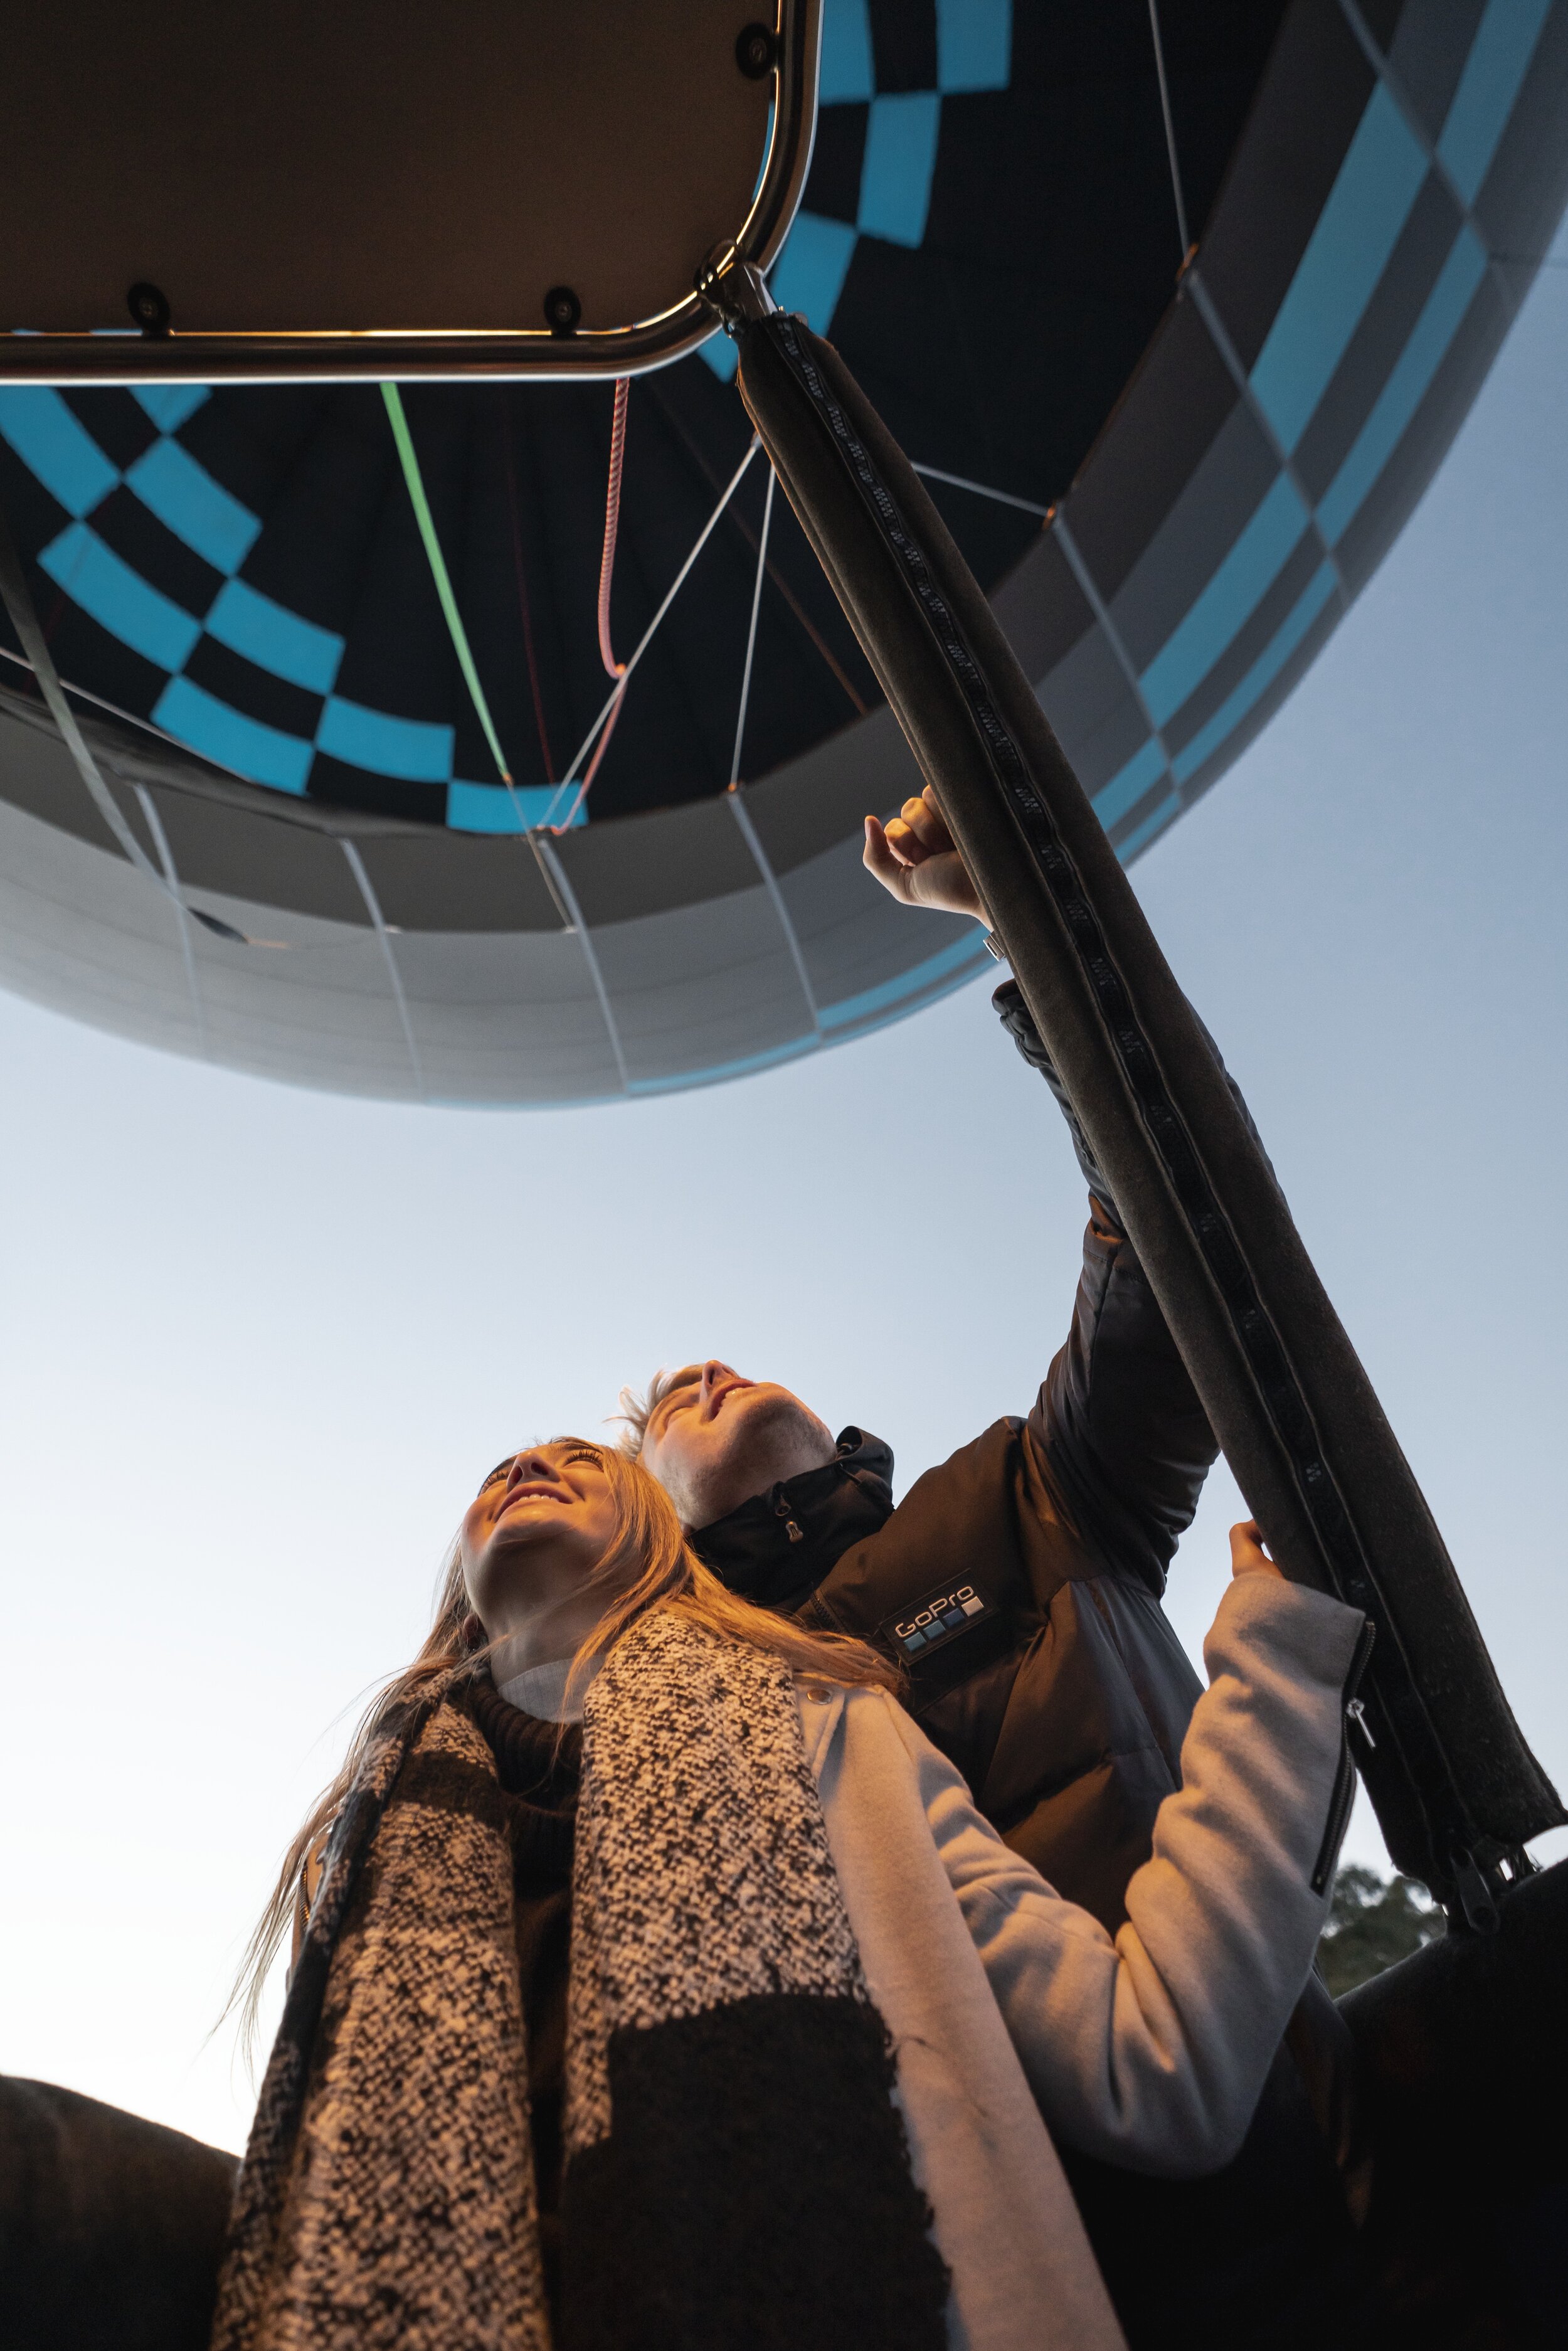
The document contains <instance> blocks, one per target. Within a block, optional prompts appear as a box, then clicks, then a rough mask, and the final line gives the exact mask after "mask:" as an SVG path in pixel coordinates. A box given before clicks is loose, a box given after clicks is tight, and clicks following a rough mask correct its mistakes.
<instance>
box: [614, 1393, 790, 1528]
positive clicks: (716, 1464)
mask: <svg viewBox="0 0 1568 2351" xmlns="http://www.w3.org/2000/svg"><path fill="white" fill-rule="evenodd" d="M835 1449H836V1448H835V1447H834V1444H833V1440H832V1437H831V1435H830V1434H829V1432H828V1429H827V1427H826V1426H825V1425H824V1424H823V1423H822V1422H821V1421H820V1420H819V1419H818V1418H817V1416H816V1414H815V1413H814V1412H809V1411H808V1410H807V1408H806V1406H805V1405H803V1404H802V1403H801V1402H800V1397H799V1396H797V1395H790V1393H789V1389H788V1388H781V1387H779V1386H777V1385H776V1384H774V1383H773V1382H772V1381H771V1380H746V1379H742V1377H741V1375H740V1374H739V1373H738V1372H737V1371H735V1370H733V1369H732V1368H731V1366H730V1365H729V1364H721V1363H719V1362H718V1361H717V1360H716V1358H715V1357H711V1356H710V1358H709V1359H708V1361H707V1362H706V1364H687V1365H686V1366H685V1370H684V1371H679V1372H677V1373H676V1374H675V1376H674V1380H673V1381H672V1382H671V1384H670V1385H669V1387H668V1389H667V1390H666V1391H665V1393H664V1395H663V1396H662V1397H661V1398H660V1400H659V1402H658V1403H657V1404H656V1405H654V1407H653V1411H652V1412H651V1413H650V1414H649V1416H648V1426H647V1428H646V1430H645V1431H644V1432H643V1463H644V1465H645V1467H646V1468H649V1469H651V1470H652V1471H653V1475H654V1477H655V1478H656V1479H658V1481H659V1483H660V1485H661V1486H663V1488H664V1491H665V1492H666V1493H667V1494H668V1496H669V1498H670V1499H671V1501H672V1502H674V1506H675V1509H676V1510H678V1511H679V1513H680V1517H681V1523H682V1524H683V1526H685V1527H687V1528H689V1529H690V1530H692V1531H694V1532H695V1531H696V1530H697V1529H699V1528H701V1527H711V1526H712V1525H713V1523H714V1521H715V1520H716V1519H723V1518H727V1517H728V1515H729V1513H730V1511H731V1510H738V1509H739V1507H740V1505H741V1503H742V1502H747V1501H749V1500H750V1499H751V1497H752V1495H753V1494H761V1493H765V1492H766V1491H767V1489H768V1487H769V1486H774V1485H777V1484H778V1483H779V1479H784V1478H795V1477H799V1476H800V1472H801V1471H802V1470H805V1469H820V1468H822V1467H823V1466H824V1464H825V1463H827V1462H829V1461H831V1460H832V1459H833V1458H834V1453H835Z"/></svg>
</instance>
